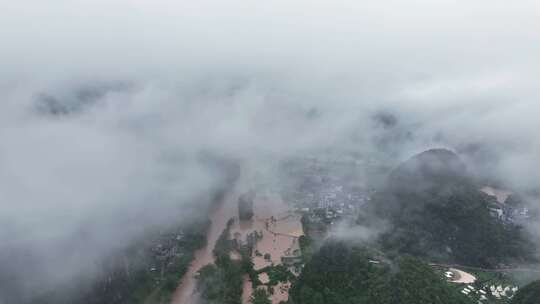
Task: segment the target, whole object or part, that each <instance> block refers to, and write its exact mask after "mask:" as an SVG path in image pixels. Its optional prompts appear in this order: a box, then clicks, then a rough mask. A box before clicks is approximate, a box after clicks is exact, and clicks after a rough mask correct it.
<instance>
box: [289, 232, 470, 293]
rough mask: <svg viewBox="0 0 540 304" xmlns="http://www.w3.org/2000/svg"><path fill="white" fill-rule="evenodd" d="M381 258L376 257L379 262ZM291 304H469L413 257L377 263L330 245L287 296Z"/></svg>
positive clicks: (360, 252)
mask: <svg viewBox="0 0 540 304" xmlns="http://www.w3.org/2000/svg"><path fill="white" fill-rule="evenodd" d="M379 258H380V257H379ZM290 296H291V298H290V300H289V303H294V304H349V303H350V304H352V303H354V304H362V303H365V304H467V303H470V302H469V299H467V298H466V297H464V296H463V295H462V294H460V293H459V292H458V290H457V289H455V288H453V287H451V286H450V285H449V284H448V283H446V282H445V281H444V280H442V278H441V277H440V276H438V275H437V274H435V272H434V271H433V270H432V269H431V267H429V266H428V265H427V264H425V263H424V262H422V261H421V260H419V259H416V258H412V257H401V258H398V259H396V260H395V261H390V260H386V259H384V261H382V260H381V259H376V258H375V257H374V256H373V253H371V252H370V251H369V250H368V249H365V248H361V247H350V246H349V245H347V244H345V243H343V242H340V241H328V242H327V243H325V244H324V245H323V246H322V247H321V249H320V251H318V252H317V253H316V254H315V255H314V256H313V258H312V259H311V261H310V262H308V263H307V264H306V266H305V268H304V271H303V272H302V274H301V275H300V277H299V278H298V280H297V281H296V282H295V283H294V285H293V287H292V289H291V292H290Z"/></svg>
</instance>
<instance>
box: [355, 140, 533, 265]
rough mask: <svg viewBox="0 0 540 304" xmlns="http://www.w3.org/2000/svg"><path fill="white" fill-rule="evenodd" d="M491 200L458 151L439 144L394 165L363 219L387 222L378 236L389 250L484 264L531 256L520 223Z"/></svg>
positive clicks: (499, 263)
mask: <svg viewBox="0 0 540 304" xmlns="http://www.w3.org/2000/svg"><path fill="white" fill-rule="evenodd" d="M488 206H489V197H488V196H487V195H485V194H483V193H481V192H480V191H479V186H478V185H477V184H476V183H475V181H474V180H473V179H472V178H470V177H469V175H468V174H467V172H466V167H465V165H464V164H463V163H462V162H461V161H460V159H459V158H458V156H457V155H456V154H454V153H453V152H451V151H448V150H443V149H436V150H429V151H426V152H423V153H421V154H419V155H417V156H415V157H413V158H412V159H410V160H408V161H407V162H405V163H403V164H402V165H401V166H399V167H398V168H397V169H395V170H394V171H393V172H392V174H391V175H390V177H389V178H388V181H387V183H386V185H385V186H384V187H383V188H382V189H380V191H378V193H377V194H376V195H374V197H373V199H372V201H371V202H370V204H369V206H368V212H367V214H368V216H367V217H366V216H364V217H360V218H359V222H360V223H362V224H365V225H370V221H372V219H373V218H377V219H382V220H384V221H386V223H389V225H388V226H389V227H388V229H387V231H386V232H385V233H384V234H382V236H381V239H380V241H381V244H382V247H383V249H384V250H385V251H387V252H395V253H407V254H411V255H415V256H423V257H428V258H430V259H431V260H435V261H441V262H452V263H460V264H465V265H473V266H482V267H497V266H499V265H501V264H507V263H512V262H521V261H524V260H527V259H531V257H532V255H531V252H532V251H533V247H532V245H531V244H530V243H529V242H528V241H527V239H526V236H525V235H524V232H523V231H522V229H521V228H520V227H519V226H516V225H506V224H504V223H503V222H501V221H500V220H498V219H497V218H496V217H493V216H492V215H491V214H490V210H489V208H488Z"/></svg>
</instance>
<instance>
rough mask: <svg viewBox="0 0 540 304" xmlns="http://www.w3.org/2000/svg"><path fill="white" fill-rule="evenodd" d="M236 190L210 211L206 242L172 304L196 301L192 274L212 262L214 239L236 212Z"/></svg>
mask: <svg viewBox="0 0 540 304" xmlns="http://www.w3.org/2000/svg"><path fill="white" fill-rule="evenodd" d="M236 188H238V187H236ZM238 192H239V190H238V189H233V190H231V191H230V192H229V193H227V194H226V195H225V196H224V197H223V199H222V200H221V201H220V202H218V203H217V204H216V205H215V206H214V207H213V208H212V210H211V211H210V215H209V217H210V220H211V224H210V227H209V230H208V234H207V244H206V246H205V247H204V248H202V249H200V250H198V251H197V252H196V253H195V258H194V260H193V262H192V263H191V265H190V267H189V268H188V270H187V272H186V274H185V275H184V277H183V278H182V281H181V282H180V286H179V287H178V289H177V290H176V291H175V293H174V295H173V299H172V304H194V303H196V294H195V287H196V279H195V278H194V275H195V274H196V273H197V271H198V270H199V269H200V268H201V267H203V266H205V265H207V264H210V263H213V262H214V255H213V253H212V251H213V249H214V247H215V244H216V241H217V239H218V238H219V236H220V235H221V232H223V230H224V229H225V227H226V226H227V221H228V220H229V219H230V218H232V217H235V216H236V215H237V213H238V205H237V200H238V196H239V194H238Z"/></svg>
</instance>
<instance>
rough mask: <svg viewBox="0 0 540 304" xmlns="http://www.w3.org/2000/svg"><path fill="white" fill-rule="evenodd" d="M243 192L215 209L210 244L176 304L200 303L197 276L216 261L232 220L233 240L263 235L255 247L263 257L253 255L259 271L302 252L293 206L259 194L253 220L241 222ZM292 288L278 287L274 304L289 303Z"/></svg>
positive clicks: (246, 285)
mask: <svg viewBox="0 0 540 304" xmlns="http://www.w3.org/2000/svg"><path fill="white" fill-rule="evenodd" d="M241 190H242V189H241V187H239V186H236V188H235V189H233V190H231V191H230V193H228V194H227V195H226V196H225V197H224V198H223V200H222V201H221V202H219V203H218V204H216V206H215V207H214V208H213V210H211V212H210V220H211V225H210V228H209V230H208V234H207V240H208V241H207V245H206V247H204V248H203V249H201V250H199V251H197V252H196V254H195V258H194V260H193V262H192V264H191V265H190V267H189V269H188V271H187V273H186V274H185V275H184V277H183V278H182V281H181V283H180V286H179V287H178V289H177V290H176V292H175V294H174V295H173V300H172V303H173V304H194V303H196V302H197V294H196V292H195V291H196V279H195V278H194V275H195V274H196V273H197V271H198V270H199V269H200V268H201V267H203V266H205V265H207V264H210V263H213V262H214V256H213V252H212V251H213V249H214V247H215V244H216V241H217V239H218V238H219V236H220V235H221V233H222V232H223V230H224V229H225V227H226V225H227V221H228V220H229V219H231V218H235V223H234V224H233V226H232V227H231V237H234V238H237V239H238V240H246V236H247V235H248V234H249V233H252V232H254V231H257V232H259V233H261V235H262V238H261V239H260V240H258V242H257V243H256V245H255V250H256V251H257V252H260V255H256V254H255V253H254V254H253V255H252V258H253V262H254V268H255V270H259V269H262V268H264V267H266V266H269V265H272V264H274V265H278V264H281V258H282V257H283V256H290V255H292V254H293V253H296V251H298V250H299V249H300V248H299V245H298V237H299V236H301V235H302V234H303V231H302V224H301V223H300V216H299V215H296V214H293V213H292V212H291V211H290V208H289V206H287V204H285V203H284V202H283V200H282V199H281V196H280V195H277V194H265V195H261V194H259V195H257V196H256V197H255V200H254V217H253V219H252V220H249V221H241V222H238V197H239V195H240V194H241V193H242V191H241ZM264 254H268V255H269V257H270V258H269V259H265V258H264V257H263V255H264ZM231 257H232V258H233V259H237V258H239V255H238V254H235V253H234V252H233V253H231ZM243 281H244V283H243V285H244V288H243V289H244V290H243V294H242V303H243V304H248V303H249V298H250V296H251V294H252V287H251V282H250V281H249V277H248V276H247V275H245V276H244V280H243ZM289 287H290V283H283V284H279V285H278V286H275V290H276V292H275V293H274V294H273V295H272V297H271V301H272V303H273V304H277V303H279V302H281V301H286V300H287V298H288V288H289Z"/></svg>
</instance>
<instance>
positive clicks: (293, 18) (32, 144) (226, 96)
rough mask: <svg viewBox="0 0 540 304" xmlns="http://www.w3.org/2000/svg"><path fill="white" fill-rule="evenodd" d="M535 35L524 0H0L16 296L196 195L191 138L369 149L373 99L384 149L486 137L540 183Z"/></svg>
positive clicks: (256, 147)
mask: <svg viewBox="0 0 540 304" xmlns="http://www.w3.org/2000/svg"><path fill="white" fill-rule="evenodd" d="M539 33H540V2H538V1H534V0H531V1H527V0H523V1H517V2H515V3H514V2H509V1H502V0H489V1H488V0H472V1H471V0H468V1H464V0H463V1H462V0H453V1H450V0H448V1H447V0H441V1H431V0H430V1H428V0H425V1H418V0H416V1H397V0H395V1H392V0H385V1H381V0H377V1H375V0H374V1H370V0H367V1H341V0H336V1H281V0H279V1H258V0H242V1H240V0H230V1H204V0H203V1H184V0H181V1H178V0H176V1H172V0H170V1H169V0H154V1H143V0H131V1H129V0H106V1H105V0H92V1H90V0H88V1H86V0H81V1H68V0H19V1H8V0H0V227H2V229H0V244H1V245H0V248H2V249H3V250H5V251H4V252H10V254H11V253H13V252H20V250H23V251H24V250H26V251H31V252H32V254H34V255H36V256H37V257H38V258H37V262H36V264H37V265H38V266H36V267H35V268H33V269H31V270H32V273H33V276H32V277H33V278H35V280H33V281H32V280H29V281H30V283H29V286H24V287H21V288H22V290H25V289H24V288H37V287H36V286H39V285H40V284H39V283H40V282H41V281H40V279H41V278H43V277H49V278H50V277H51V276H52V275H51V272H55V271H54V269H55V267H56V266H58V265H60V264H62V263H67V262H66V261H69V262H72V263H73V267H69V268H70V271H68V273H65V272H62V274H61V275H57V277H54V276H53V277H54V278H51V279H50V280H49V285H47V286H46V287H47V288H50V287H51V286H55V284H56V283H61V282H63V281H65V280H66V278H70V277H71V276H72V275H76V274H77V273H78V272H82V271H86V270H87V267H85V266H84V265H90V264H91V262H92V261H95V260H96V259H98V258H99V257H101V256H102V255H103V254H105V253H108V252H109V250H110V247H111V244H113V243H116V242H118V240H125V239H130V238H132V237H134V236H136V235H137V233H138V232H137V231H138V230H137V229H138V228H141V227H142V228H144V227H145V226H144V225H142V224H141V218H143V216H145V215H147V214H148V212H147V211H148V210H149V209H151V210H152V214H153V216H152V217H151V219H148V218H146V219H145V220H144V221H145V222H148V224H150V223H156V222H159V223H161V222H170V221H171V220H173V219H171V218H170V212H169V211H170V210H171V208H175V207H176V206H177V205H178V204H193V203H194V202H199V201H200V197H201V196H202V195H204V194H205V193H208V191H209V189H211V188H212V186H213V185H214V183H215V181H216V180H215V174H216V172H215V168H210V167H208V166H207V165H205V164H204V163H201V162H200V161H199V160H198V155H199V153H200V152H201V151H212V152H214V153H216V154H218V155H224V156H227V157H234V158H239V159H247V160H253V159H258V158H262V157H264V158H267V159H268V158H270V159H275V160H279V159H280V158H282V157H284V156H287V155H291V154H295V153H304V152H306V151H312V150H314V149H325V148H328V147H341V148H343V149H347V150H351V151H354V150H359V151H374V150H375V149H374V148H373V147H372V144H373V142H374V139H376V137H377V136H379V135H381V130H379V129H377V127H376V126H375V125H374V124H373V120H372V119H371V118H372V117H373V115H374V114H375V113H378V112H380V111H384V112H387V113H392V114H394V115H395V116H396V117H397V118H398V121H399V124H398V126H399V127H403V128H404V129H411V130H414V137H413V138H412V139H411V140H409V141H406V142H396V144H395V145H394V146H393V147H392V149H393V150H395V151H398V152H399V153H398V154H397V156H396V160H395V161H398V160H399V159H405V158H407V157H409V156H410V155H411V154H412V153H415V152H418V151H421V150H423V149H426V148H429V147H433V146H443V147H448V148H452V149H454V150H460V149H464V148H463V147H467V146H468V145H481V146H482V151H483V153H481V154H480V155H481V156H485V155H490V156H492V157H493V159H491V158H490V161H489V162H487V163H486V164H482V165H480V166H483V167H484V169H486V168H488V169H489V170H488V171H489V173H490V174H494V175H495V176H496V177H498V178H502V179H503V180H504V181H505V182H507V183H508V184H510V185H512V186H515V187H537V186H539V185H538V181H539V180H540V171H539V170H531V168H538V167H540V133H539V131H538V130H540V120H539V119H538V114H539V113H540V103H539V101H538V79H540V55H539V54H540V34H539ZM472 157H473V158H474V155H472ZM491 160H492V161H491ZM126 214H127V217H126V218H128V219H132V220H131V221H129V220H122V221H118V217H119V216H120V215H126ZM124 219H125V218H124ZM174 220H177V219H176V218H175V219H174ZM96 223H99V225H98V224H96ZM97 226H99V227H101V229H94V228H95V227H97ZM85 229H90V230H91V231H92V237H91V238H90V241H88V242H87V244H86V247H85V246H83V247H81V248H76V249H74V250H73V251H72V252H67V253H66V252H65V251H61V250H55V249H54V248H58V246H59V244H69V242H70V240H72V238H73V237H74V235H77V233H79V232H80V231H81V230H85ZM110 231H114V233H112V234H111V233H110ZM83 253H84V254H83ZM9 256H10V255H9V254H6V255H4V256H3V257H9ZM53 256H54V257H55V258H54V259H53V258H51V257H53ZM40 257H44V258H42V259H40ZM74 265H79V266H77V267H75V266H74ZM80 265H83V266H80ZM38 269H39V270H38ZM55 279H57V280H55ZM0 297H1V296H0ZM1 301H2V299H1V298H0V303H1Z"/></svg>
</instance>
